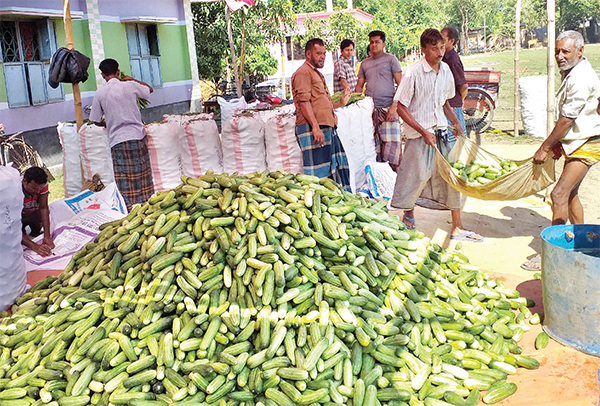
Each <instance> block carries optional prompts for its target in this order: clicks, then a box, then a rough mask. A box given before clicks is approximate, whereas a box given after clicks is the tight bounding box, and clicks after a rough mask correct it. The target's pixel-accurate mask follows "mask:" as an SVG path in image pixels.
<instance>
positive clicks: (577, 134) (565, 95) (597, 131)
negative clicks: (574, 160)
mask: <svg viewBox="0 0 600 406" xmlns="http://www.w3.org/2000/svg"><path fill="white" fill-rule="evenodd" d="M598 97H600V79H598V75H597V74H596V72H595V71H594V68H592V65H591V64H590V63H589V62H588V60H587V59H586V58H583V59H582V60H581V61H580V62H579V63H578V64H577V65H575V67H574V68H573V69H571V71H570V72H569V74H568V75H567V76H565V77H564V78H563V80H562V82H561V83H560V88H559V89H558V93H557V94H556V103H557V105H558V108H557V109H556V112H557V119H558V118H560V116H563V117H568V118H572V119H574V120H575V121H574V122H573V125H572V126H571V128H569V131H567V134H566V135H565V136H564V137H563V139H562V140H561V143H562V145H563V149H564V150H565V153H566V154H567V155H569V154H571V153H573V152H574V151H575V150H576V149H577V148H579V147H581V146H582V145H583V144H585V142H586V141H587V140H588V139H589V138H591V137H595V136H597V135H600V115H598V113H597V112H596V108H597V107H598Z"/></svg>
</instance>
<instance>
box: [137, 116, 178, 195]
mask: <svg viewBox="0 0 600 406" xmlns="http://www.w3.org/2000/svg"><path fill="white" fill-rule="evenodd" d="M145 129H146V140H147V144H148V155H150V165H151V166H152V179H153V180H154V189H155V190H168V189H174V188H175V187H177V186H178V185H179V184H180V183H181V175H182V174H183V169H182V167H181V153H180V150H179V124H177V123H174V122H163V123H152V124H148V125H146V127H145Z"/></svg>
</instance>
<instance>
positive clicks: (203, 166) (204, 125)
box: [179, 118, 223, 178]
mask: <svg viewBox="0 0 600 406" xmlns="http://www.w3.org/2000/svg"><path fill="white" fill-rule="evenodd" d="M179 151H180V154H181V166H182V169H183V173H184V174H185V175H187V176H190V177H194V178H197V177H198V176H200V175H203V174H205V173H206V171H207V170H209V169H212V170H213V171H214V172H215V173H221V172H223V149H222V147H221V138H220V137H219V129H218V128H217V123H215V120H213V119H212V118H211V119H202V118H199V119H196V120H190V121H187V122H185V123H184V124H183V131H180V132H179Z"/></svg>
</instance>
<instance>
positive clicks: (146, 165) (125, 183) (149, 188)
mask: <svg viewBox="0 0 600 406" xmlns="http://www.w3.org/2000/svg"><path fill="white" fill-rule="evenodd" d="M111 154H112V159H113V167H114V171H115V181H116V183H117V188H118V189H119V192H121V194H122V195H123V198H124V199H125V203H126V204H127V210H131V206H133V205H134V204H136V203H145V202H146V201H148V199H150V196H152V194H153V193H154V183H153V181H152V168H151V167H150V156H149V154H148V146H147V144H146V138H143V139H141V140H131V141H125V142H121V143H119V144H116V145H115V146H113V147H112V148H111Z"/></svg>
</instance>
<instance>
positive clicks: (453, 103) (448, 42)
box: [442, 26, 469, 147]
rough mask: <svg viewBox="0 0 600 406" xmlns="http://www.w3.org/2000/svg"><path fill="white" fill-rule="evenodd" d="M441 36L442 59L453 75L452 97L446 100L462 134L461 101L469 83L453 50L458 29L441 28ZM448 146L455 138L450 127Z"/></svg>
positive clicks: (462, 115) (463, 116) (451, 145)
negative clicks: (442, 46)
mask: <svg viewBox="0 0 600 406" xmlns="http://www.w3.org/2000/svg"><path fill="white" fill-rule="evenodd" d="M442 37H443V38H444V47H445V53H444V59H442V61H444V62H445V63H446V64H447V65H448V67H449V68H450V70H451V71H452V77H454V91H455V94H454V97H453V98H452V99H450V100H449V101H448V103H449V104H450V107H452V108H453V109H454V114H456V118H458V121H460V126H461V128H462V130H463V134H466V133H467V129H466V128H465V115H464V113H463V101H464V100H465V98H466V97H467V93H468V92H469V85H468V84H467V79H465V68H464V66H463V63H462V61H461V60H460V56H458V52H456V51H455V50H454V47H455V46H456V42H457V41H458V30H457V29H456V28H454V27H450V26H446V27H444V28H443V29H442ZM448 133H449V143H450V147H453V146H454V142H455V138H454V133H453V132H452V130H451V129H449V130H448Z"/></svg>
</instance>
